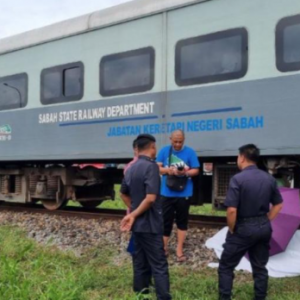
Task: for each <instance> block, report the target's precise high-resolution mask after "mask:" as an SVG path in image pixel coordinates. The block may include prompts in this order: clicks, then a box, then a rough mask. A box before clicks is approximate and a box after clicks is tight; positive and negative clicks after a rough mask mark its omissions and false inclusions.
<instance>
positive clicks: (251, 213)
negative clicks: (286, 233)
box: [219, 144, 282, 300]
mask: <svg viewBox="0 0 300 300" xmlns="http://www.w3.org/2000/svg"><path fill="white" fill-rule="evenodd" d="M258 159H259V149H258V148H257V147H256V146H255V145H253V144H249V145H245V146H243V147H241V148H240V149H239V156H238V159H237V164H238V167H239V169H240V170H241V171H242V172H240V173H239V174H237V175H235V176H234V177H233V178H232V179H231V181H230V185H229V190H228V192H227V196H226V200H225V206H226V207H227V224H228V227H229V232H228V234H227V237H226V242H225V244H224V251H223V253H222V256H221V260H220V266H219V295H220V299H222V300H228V299H231V290H232V284H233V278H234V274H233V272H234V269H235V267H236V266H237V265H238V264H239V262H240V260H241V259H242V257H243V256H244V255H245V254H246V252H248V254H249V259H250V263H251V267H252V271H253V279H254V290H255V298H254V299H255V300H263V299H266V296H267V289H268V270H267V268H266V264H267V262H268V260H269V244H270V239H271V235H272V228H271V224H270V220H272V219H274V218H275V217H276V216H277V214H278V213H279V211H280V210H281V208H282V197H281V195H280V193H279V191H278V189H277V184H276V181H275V179H274V178H273V177H272V176H271V175H269V174H268V173H266V172H264V171H261V170H259V169H258V168H257V166H256V163H257V162H258ZM270 204H272V208H271V210H270V209H269V208H270Z"/></svg>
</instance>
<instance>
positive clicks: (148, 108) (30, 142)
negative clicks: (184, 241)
mask: <svg viewBox="0 0 300 300" xmlns="http://www.w3.org/2000/svg"><path fill="white" fill-rule="evenodd" d="M297 14H298V15H299V14H300V3H299V1H298V0H287V1H280V0H276V1H274V0H267V1H263V2H261V1H259V0H253V1H238V0H226V1H224V0H211V1H188V0H177V1H173V2H172V1H168V0H164V1H153V0H152V1H150V0H142V1H133V2H132V3H128V4H125V5H121V6H119V7H115V8H113V9H109V10H107V11H104V12H99V13H95V14H92V15H90V16H84V17H81V18H78V19H74V20H70V21H66V22H63V23H62V24H57V25H53V26H50V27H48V28H45V29H39V30H36V31H33V32H31V33H25V34H23V35H20V36H18V37H16V38H9V39H4V40H3V41H2V44H1V41H0V66H1V68H0V86H1V85H2V87H1V88H0V96H1V97H4V98H5V97H7V96H5V94H6V93H10V95H11V96H10V97H12V99H13V100H12V101H14V104H12V105H15V106H14V109H5V106H3V107H2V110H1V111H0V161H1V166H2V167H1V169H0V181H1V180H2V181H1V182H2V183H1V184H2V192H1V193H0V198H1V199H3V198H4V199H15V200H14V201H20V200H19V198H20V196H18V197H17V196H16V195H14V196H11V194H16V191H17V190H18V189H20V188H18V189H17V188H16V186H24V187H23V188H22V191H23V192H24V190H26V189H27V190H29V196H28V191H27V192H26V193H25V194H26V195H27V196H26V199H25V200H24V201H25V202H30V201H33V199H39V198H43V197H44V199H45V203H46V202H47V201H49V202H50V204H51V201H53V199H54V198H55V201H54V202H59V203H60V204H62V202H63V201H61V199H62V198H63V199H66V198H70V197H73V198H74V197H75V198H76V192H77V198H78V199H81V200H83V201H96V200H98V201H102V200H103V199H106V198H108V197H109V196H110V195H111V194H112V191H111V186H112V184H113V179H111V180H106V181H105V180H104V181H103V179H101V178H103V176H102V175H100V173H97V172H96V173H95V172H94V171H92V172H91V173H88V172H86V173H85V175H84V176H83V175H82V174H81V175H80V176H77V175H74V169H70V165H71V164H73V163H76V162H84V161H88V160H89V161H107V162H108V161H109V162H118V161H122V160H123V161H125V160H128V159H130V157H131V156H132V149H131V144H132V140H133V139H134V137H135V136H136V135H138V134H140V133H150V134H153V135H155V136H156V138H157V142H158V148H160V147H162V146H163V145H165V144H166V143H168V138H169V135H170V132H171V131H173V130H174V129H182V130H184V131H185V133H186V143H187V144H188V145H189V146H191V147H193V148H194V149H195V150H196V152H197V154H198V156H199V158H200V160H201V159H203V160H204V161H213V162H215V165H216V166H217V164H218V162H219V161H224V160H226V158H228V157H233V156H235V155H236V154H237V148H238V147H239V146H241V145H242V144H245V143H255V144H257V145H258V146H259V148H261V150H262V154H263V155H264V156H265V158H266V165H267V166H268V167H269V169H272V171H274V170H275V169H276V168H277V169H279V168H281V167H282V168H289V167H291V163H290V162H289V161H288V159H289V157H291V156H293V161H295V157H297V156H298V155H299V154H300V141H299V139H298V138H297V128H298V126H299V125H300V124H299V113H298V111H299V108H300V107H299V99H298V98H299V94H300V85H299V80H300V74H299V70H300V68H298V67H297V62H298V61H300V58H299V59H298V58H297V57H298V56H297V53H296V54H294V53H292V55H291V56H289V57H286V54H285V53H283V52H284V51H283V50H282V47H283V46H282V45H281V44H282V43H285V38H286V37H285V36H283V35H284V34H286V32H288V33H287V34H289V35H290V36H291V37H293V34H294V33H293V31H294V30H297V26H300V25H299V24H300V21H299V17H297ZM291 16H296V17H295V20H294V19H289V18H291ZM286 18H287V21H286V22H285V19H286ZM59 30H60V31H61V32H60V31H59ZM22 37H24V41H23V42H22ZM299 44H300V42H299ZM296 48H297V45H296ZM209 49H210V50H209ZM209 51H211V52H213V53H209ZM299 51H300V49H299ZM205 55H208V58H209V59H211V60H215V62H213V63H212V64H211V65H213V69H212V67H211V66H209V64H208V63H207V61H205V60H204V61H203V62H202V66H201V67H202V69H201V68H200V69H199V68H198V67H197V66H196V65H197V62H196V59H199V60H201V59H202V57H204V56H205ZM280 55H281V56H280ZM279 56H280V57H279ZM297 59H298V60H297ZM193 60H194V61H193ZM281 60H282V61H281ZM130 63H131V64H132V66H133V67H132V69H129V70H126V68H127V66H128V64H130ZM298 64H299V62H298ZM67 72H69V73H68V74H67ZM78 72H80V76H79V75H78ZM126 72H127V73H126ZM205 72H207V74H206V73H205ZM120 73H122V74H123V75H124V74H125V75H124V78H127V79H126V82H119V81H118V79H117V77H118V74H120ZM135 73H136V74H137V75H136V76H135ZM139 74H141V75H139ZM14 75H18V76H21V77H22V76H23V77H22V78H23V79H22V80H23V81H24V82H26V83H27V84H25V85H24V86H25V87H24V89H23V90H22V91H21V88H16V86H14V85H13V82H14V81H9V80H11V79H10V76H14ZM67 76H69V77H67ZM72 76H73V77H72ZM105 76H106V77H105ZM141 77H142V78H141ZM12 78H13V77H12ZM51 78H53V79H51ZM62 78H63V79H62ZM66 78H67V79H68V80H69V81H70V82H69V84H70V86H68V82H67V79H66ZM74 78H75V79H74ZM128 78H129V79H128ZM6 79H7V80H6ZM51 80H52V81H51ZM130 80H131V81H130ZM134 81H136V82H138V85H136V86H134V84H135V82H134ZM49 82H50V83H49ZM55 85H57V86H59V87H58V88H57V87H55ZM61 85H63V87H61ZM74 86H75V87H76V88H75V92H74ZM69 88H70V90H68V89H69ZM76 89H78V91H76ZM79 90H80V91H79ZM13 93H15V94H14V95H13ZM49 93H50V94H51V93H52V94H53V93H54V96H53V98H51V97H52V96H51V97H50V98H49ZM55 93H58V94H57V95H55ZM69 93H70V94H69ZM74 93H75V94H74ZM12 95H13V96H12ZM68 95H69V96H68ZM73 96H74V97H73ZM4 98H3V99H4ZM0 99H1V98H0ZM51 99H52V100H53V101H52V100H51ZM51 101H52V102H51ZM18 103H20V106H19V107H18ZM0 105H1V103H0ZM5 105H8V106H7V107H9V105H10V104H9V103H8V104H5ZM0 108H1V107H0ZM273 157H278V159H277V158H275V159H274V158H273ZM274 161H275V162H274ZM68 162H69V163H68ZM54 163H55V164H57V163H60V164H62V169H61V175H58V174H59V172H60V171H59V169H55V172H54V171H53V170H52V171H53V172H54V173H55V174H56V175H55V176H54V175H53V174H52V175H53V176H54V177H55V179H53V178H52V179H51V178H50V177H51V176H52V175H49V170H48V169H47V167H46V166H47V165H51V164H54ZM276 163H277V167H274V164H276ZM25 164H29V167H30V170H27V169H26V167H24V165H25ZM278 164H279V167H278ZM8 165H10V166H11V165H14V166H15V167H14V168H15V169H14V172H15V173H14V174H12V171H11V170H8V169H7V168H8ZM296 165H298V163H297V162H296V163H295V164H292V166H293V167H295V166H296ZM56 167H57V166H54V167H53V168H56ZM53 172H52V173H53ZM57 172H58V173H57ZM79 173H80V172H79ZM216 173H217V172H216ZM1 174H2V179H1ZM30 174H31V175H30ZM22 176H23V177H24V176H25V177H24V178H25V179H24V178H23V177H22ZM30 176H31V177H32V178H31V177H30ZM53 176H52V177H53ZM33 177H34V178H33ZM81 177H84V178H85V180H86V181H85V182H80V180H79V179H80V178H81ZM49 178H50V179H49ZM106 179H107V177H106ZM10 180H14V183H13V184H12V183H11V182H10ZM16 180H19V181H18V182H17V181H16ZM24 180H25V181H24ZM51 180H52V181H51ZM53 180H54V181H55V184H53ZM48 181H49V184H48ZM91 181H92V183H91ZM24 182H27V187H26V184H25V183H24ZM216 182H217V181H216ZM51 184H52V186H51ZM47 186H49V187H51V188H52V190H51V188H49V187H48V191H47ZM63 186H65V188H63V189H64V192H63V193H58V190H60V189H62V187H63ZM88 186H90V187H93V188H91V189H94V192H91V193H90V197H85V196H84V195H83V191H87V190H88ZM101 186H102V187H104V188H103V189H102V190H101V192H100V190H99V189H101V188H100V187H101ZM83 187H85V188H83ZM30 189H31V190H30ZM55 189H56V190H55ZM215 189H217V187H215ZM30 191H31V192H30ZM79 191H80V192H79ZM30 193H31V194H30ZM47 193H48V194H47ZM51 193H52V194H51ZM97 193H98V194H100V195H101V197H99V198H97V197H96V196H95V194H97ZM19 194H20V192H19ZM62 194H63V195H64V196H61V195H62ZM87 194H88V193H87ZM1 195H3V196H1ZM47 195H48V196H47ZM16 199H17V200H16ZM12 201H13V200H12ZM54 206H55V205H54ZM58 206H59V205H58ZM49 207H51V205H49Z"/></svg>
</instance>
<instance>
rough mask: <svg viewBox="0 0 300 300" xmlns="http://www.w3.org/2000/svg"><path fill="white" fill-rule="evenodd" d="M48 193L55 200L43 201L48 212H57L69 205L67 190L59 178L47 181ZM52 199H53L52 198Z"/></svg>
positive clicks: (55, 177) (54, 177)
mask: <svg viewBox="0 0 300 300" xmlns="http://www.w3.org/2000/svg"><path fill="white" fill-rule="evenodd" d="M47 187H48V193H49V195H51V196H52V197H53V199H43V200H42V204H43V206H44V207H45V208H47V209H48V210H57V209H60V208H63V207H65V206H66V205H67V203H68V199H67V197H66V188H65V186H64V185H63V183H62V181H61V180H60V178H59V177H57V176H53V177H50V178H48V181H47ZM52 197H51V198H52Z"/></svg>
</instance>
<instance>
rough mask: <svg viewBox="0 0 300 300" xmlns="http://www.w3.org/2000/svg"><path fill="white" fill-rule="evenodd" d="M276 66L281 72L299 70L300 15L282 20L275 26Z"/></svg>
mask: <svg viewBox="0 0 300 300" xmlns="http://www.w3.org/2000/svg"><path fill="white" fill-rule="evenodd" d="M276 65H277V69H278V70H279V71H281V72H289V71H297V70H300V15H297V16H292V17H287V18H284V19H282V20H281V21H279V23H278V24H277V27H276Z"/></svg>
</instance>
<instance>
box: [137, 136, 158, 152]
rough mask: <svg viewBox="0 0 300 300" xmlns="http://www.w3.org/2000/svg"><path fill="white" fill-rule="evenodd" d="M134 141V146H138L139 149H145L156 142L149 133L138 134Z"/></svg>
mask: <svg viewBox="0 0 300 300" xmlns="http://www.w3.org/2000/svg"><path fill="white" fill-rule="evenodd" d="M135 141H136V147H137V148H138V150H139V151H142V150H145V149H147V148H148V147H149V146H150V145H151V144H152V143H155V142H156V139H155V137H154V136H153V135H151V134H146V133H145V134H140V135H138V137H137V138H136V139H135Z"/></svg>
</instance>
